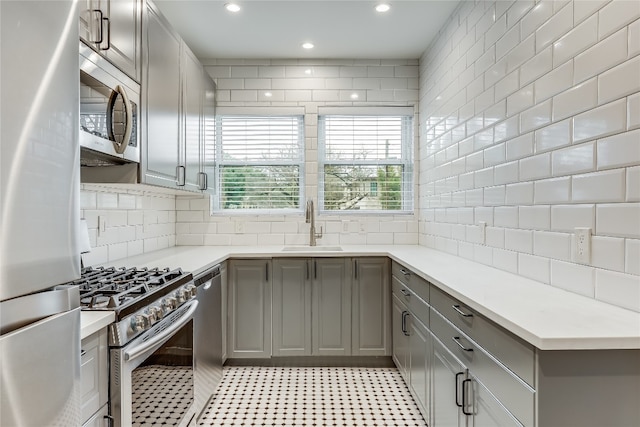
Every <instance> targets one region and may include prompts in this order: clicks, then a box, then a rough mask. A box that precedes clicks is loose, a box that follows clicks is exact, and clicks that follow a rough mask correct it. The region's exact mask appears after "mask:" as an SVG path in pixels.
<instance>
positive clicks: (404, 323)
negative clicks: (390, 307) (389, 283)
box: [402, 310, 411, 337]
mask: <svg viewBox="0 0 640 427" xmlns="http://www.w3.org/2000/svg"><path fill="white" fill-rule="evenodd" d="M410 314H411V313H409V312H408V311H406V310H405V311H403V312H402V333H403V334H404V335H405V336H407V337H408V336H409V331H408V330H407V317H409V315H410Z"/></svg>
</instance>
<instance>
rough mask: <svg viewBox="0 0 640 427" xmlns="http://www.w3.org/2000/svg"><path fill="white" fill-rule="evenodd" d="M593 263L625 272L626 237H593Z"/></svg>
mask: <svg viewBox="0 0 640 427" xmlns="http://www.w3.org/2000/svg"><path fill="white" fill-rule="evenodd" d="M591 265H593V266H594V267H599V268H606V269H607V270H614V271H622V272H624V239H621V238H618V237H601V236H593V237H591Z"/></svg>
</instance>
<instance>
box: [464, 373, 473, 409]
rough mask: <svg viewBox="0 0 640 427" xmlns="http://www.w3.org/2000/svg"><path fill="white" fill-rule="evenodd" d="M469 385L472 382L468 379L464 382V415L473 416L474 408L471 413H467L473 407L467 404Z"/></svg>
mask: <svg viewBox="0 0 640 427" xmlns="http://www.w3.org/2000/svg"><path fill="white" fill-rule="evenodd" d="M467 384H471V380H470V379H468V378H467V379H466V380H463V381H462V413H463V414H465V415H473V408H471V409H472V410H471V412H469V411H467V408H468V407H469V406H471V405H469V402H467V396H468V395H467Z"/></svg>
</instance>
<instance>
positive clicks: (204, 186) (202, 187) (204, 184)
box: [198, 172, 209, 190]
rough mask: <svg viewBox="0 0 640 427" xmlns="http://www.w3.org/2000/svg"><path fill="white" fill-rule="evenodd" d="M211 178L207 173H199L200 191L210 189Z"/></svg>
mask: <svg viewBox="0 0 640 427" xmlns="http://www.w3.org/2000/svg"><path fill="white" fill-rule="evenodd" d="M208 180H209V177H208V176H207V174H206V173H204V172H199V173H198V189H199V190H206V189H207V188H208V187H209V184H208V182H207V181H208Z"/></svg>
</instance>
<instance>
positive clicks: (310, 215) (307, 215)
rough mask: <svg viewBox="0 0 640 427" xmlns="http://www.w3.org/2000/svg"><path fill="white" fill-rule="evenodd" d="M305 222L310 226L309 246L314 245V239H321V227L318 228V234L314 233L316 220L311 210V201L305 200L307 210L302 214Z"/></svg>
mask: <svg viewBox="0 0 640 427" xmlns="http://www.w3.org/2000/svg"><path fill="white" fill-rule="evenodd" d="M304 215H305V220H304V222H306V223H307V224H311V227H309V246H315V245H316V239H321V238H322V226H320V233H316V219H315V212H314V210H313V199H309V200H307V209H306V210H305V212H304Z"/></svg>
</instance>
